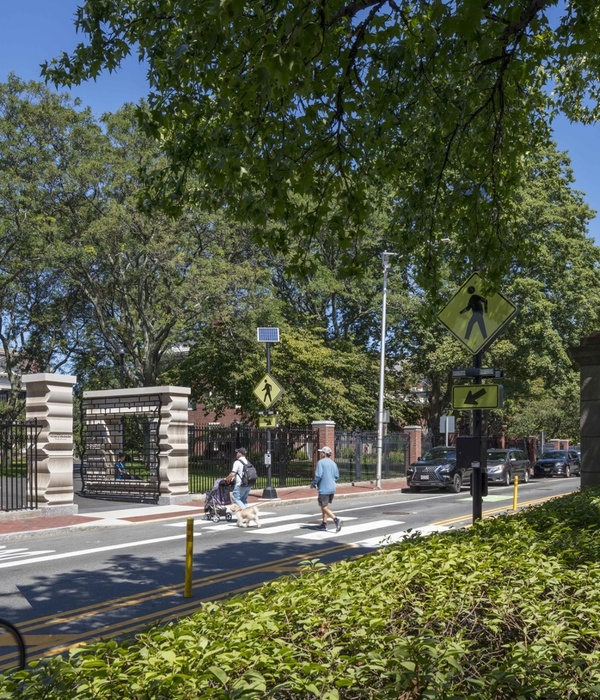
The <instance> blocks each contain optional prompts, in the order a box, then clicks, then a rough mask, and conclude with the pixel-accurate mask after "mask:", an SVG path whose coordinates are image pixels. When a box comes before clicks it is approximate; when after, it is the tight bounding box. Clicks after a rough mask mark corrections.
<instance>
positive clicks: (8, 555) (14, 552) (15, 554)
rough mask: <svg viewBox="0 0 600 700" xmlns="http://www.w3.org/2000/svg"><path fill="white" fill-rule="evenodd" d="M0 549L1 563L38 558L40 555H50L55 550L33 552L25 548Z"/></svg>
mask: <svg viewBox="0 0 600 700" xmlns="http://www.w3.org/2000/svg"><path fill="white" fill-rule="evenodd" d="M0 549H3V550H4V551H3V552H0V562H2V561H7V560H8V559H15V558H16V559H18V558H20V557H25V556H29V557H36V556H39V555H40V554H51V553H52V552H55V551H56V550H55V549H42V550H34V549H27V548H25V547H21V548H19V549H5V548H4V547H0Z"/></svg>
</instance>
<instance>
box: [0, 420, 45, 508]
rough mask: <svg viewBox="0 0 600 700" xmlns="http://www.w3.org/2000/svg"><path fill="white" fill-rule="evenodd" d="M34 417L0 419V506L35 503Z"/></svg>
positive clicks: (29, 505)
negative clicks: (12, 420) (15, 419)
mask: <svg viewBox="0 0 600 700" xmlns="http://www.w3.org/2000/svg"><path fill="white" fill-rule="evenodd" d="M38 432H39V431H38V426H37V421H35V420H33V421H17V422H14V423H8V422H3V421H2V422H0V510H3V511H15V510H35V509H37V507H38V500H37V492H38V481H37V463H36V448H37V437H38Z"/></svg>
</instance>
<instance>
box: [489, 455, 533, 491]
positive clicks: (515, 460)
mask: <svg viewBox="0 0 600 700" xmlns="http://www.w3.org/2000/svg"><path fill="white" fill-rule="evenodd" d="M529 467H530V465H529V459H527V455H526V454H525V453H524V452H523V451H522V450H515V449H513V448H508V449H506V450H504V449H501V450H500V449H498V450H497V449H489V450H488V451H487V474H488V483H489V484H504V485H505V486H508V485H509V484H511V483H512V482H513V481H514V478H515V476H518V477H519V481H522V482H523V483H525V484H526V483H527V482H528V481H529Z"/></svg>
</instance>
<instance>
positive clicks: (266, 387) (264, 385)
mask: <svg viewBox="0 0 600 700" xmlns="http://www.w3.org/2000/svg"><path fill="white" fill-rule="evenodd" d="M282 394H283V389H282V387H281V386H280V385H279V384H278V383H277V380H276V379H274V378H273V377H272V376H271V375H270V374H265V376H264V377H263V378H262V379H261V380H260V382H259V383H258V384H257V386H256V389H254V396H256V398H257V399H258V400H259V401H260V402H261V403H262V404H263V406H264V407H265V408H270V407H271V406H272V405H273V404H274V403H275V401H277V399H278V398H279V397H280V396H281V395H282Z"/></svg>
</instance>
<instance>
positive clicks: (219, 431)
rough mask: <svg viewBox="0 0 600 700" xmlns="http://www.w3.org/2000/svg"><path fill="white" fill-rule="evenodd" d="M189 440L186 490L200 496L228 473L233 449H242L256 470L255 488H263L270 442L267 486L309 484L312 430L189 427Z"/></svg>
mask: <svg viewBox="0 0 600 700" xmlns="http://www.w3.org/2000/svg"><path fill="white" fill-rule="evenodd" d="M188 437H189V472H188V474H189V476H188V483H189V490H190V493H204V492H206V491H209V490H210V489H212V488H213V486H214V482H215V481H216V480H217V479H222V478H224V477H225V476H227V474H228V473H229V472H230V471H231V466H232V464H233V461H234V459H235V448H236V447H245V448H246V450H247V451H248V459H249V460H250V461H251V462H252V463H253V464H254V466H255V467H256V469H257V471H258V475H259V477H258V482H257V486H256V488H264V487H265V486H266V485H267V468H266V466H265V454H266V453H267V450H268V447H269V440H270V454H271V483H272V485H273V486H276V487H277V486H281V487H283V486H300V485H306V484H309V483H310V481H311V479H312V476H313V456H314V454H315V451H316V450H317V448H318V447H319V445H318V433H316V432H314V431H313V429H312V428H271V429H269V430H266V429H264V428H252V427H249V426H243V425H237V426H231V427H227V428H225V427H222V426H212V425H191V426H189V431H188Z"/></svg>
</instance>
